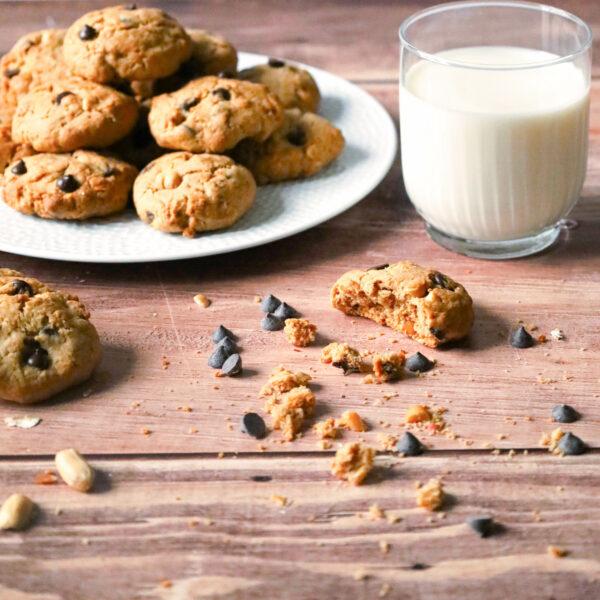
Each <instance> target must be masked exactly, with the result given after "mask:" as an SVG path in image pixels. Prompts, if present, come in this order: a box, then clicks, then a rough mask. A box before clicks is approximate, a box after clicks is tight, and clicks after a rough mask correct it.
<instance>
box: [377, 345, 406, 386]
mask: <svg viewBox="0 0 600 600" xmlns="http://www.w3.org/2000/svg"><path fill="white" fill-rule="evenodd" d="M405 362H406V353H405V352H404V351H402V350H400V351H399V352H387V353H384V354H374V355H373V376H374V378H375V381H376V382H377V383H383V382H386V381H395V380H397V379H401V378H402V375H403V374H404V363H405Z"/></svg>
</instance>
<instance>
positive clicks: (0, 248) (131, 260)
mask: <svg viewBox="0 0 600 600" xmlns="http://www.w3.org/2000/svg"><path fill="white" fill-rule="evenodd" d="M238 54H239V57H240V58H243V59H244V60H253V61H256V62H257V63H258V62H261V61H262V62H264V61H265V60H266V59H267V58H268V56H267V55H265V54H258V53H254V52H244V51H240V52H239V53H238ZM283 60H286V62H289V63H292V64H294V65H297V66H299V67H301V68H304V69H307V70H308V71H310V72H313V73H316V74H317V75H322V76H325V77H329V78H333V79H337V80H339V81H341V82H343V83H344V84H346V85H350V86H352V87H353V88H354V90H355V91H356V92H358V93H359V95H360V96H362V98H363V100H365V101H366V102H367V103H370V104H371V105H372V106H373V107H374V109H375V110H377V111H378V112H379V114H380V116H381V117H382V120H383V121H387V126H386V131H387V132H388V134H389V139H388V140H387V141H388V143H387V144H386V148H387V150H386V154H384V155H383V157H382V160H380V161H379V163H378V164H379V165H380V167H379V169H378V170H377V172H376V174H375V176H374V177H373V178H372V179H371V180H370V183H369V184H368V185H366V186H364V187H363V188H360V189H359V191H357V192H356V193H354V194H352V198H353V199H352V200H351V201H347V202H344V203H342V204H341V205H338V206H336V208H335V209H334V210H332V211H331V212H330V213H326V214H325V215H323V213H321V214H320V216H318V217H316V218H314V219H312V220H309V221H305V222H302V223H300V224H298V225H297V226H294V227H291V228H289V229H287V230H285V231H282V232H279V233H275V234H273V235H270V236H268V237H267V238H263V239H258V240H248V241H246V242H242V243H241V244H240V245H236V247H235V248H234V249H227V248H222V249H217V250H215V249H209V250H200V249H198V248H196V249H192V248H191V247H190V250H188V251H185V250H182V251H181V252H179V253H175V255H169V256H167V257H165V255H164V253H163V254H158V255H150V256H145V257H144V258H141V259H137V258H135V257H133V256H131V257H128V256H126V257H123V258H120V259H115V257H114V256H113V257H109V256H102V255H100V256H96V257H93V259H91V260H90V258H89V257H86V258H76V257H74V256H72V255H71V254H68V253H65V252H61V251H52V250H48V251H44V254H43V255H42V254H41V252H40V251H39V250H33V251H32V250H30V249H29V248H27V247H21V246H15V245H14V244H11V245H10V248H9V247H6V246H5V245H4V243H3V242H2V239H1V238H0V252H6V253H8V254H14V255H17V256H25V257H29V258H38V259H42V260H55V261H61V262H73V263H90V264H115V265H118V264H146V263H157V262H171V261H177V260H192V259H195V258H206V257H208V256H218V255H221V254H233V253H235V252H239V251H242V250H248V249H250V248H256V247H259V246H264V245H267V244H271V243H273V242H277V241H280V240H282V239H285V238H288V237H292V236H294V235H298V234H299V233H302V232H304V231H307V230H309V229H312V228H313V227H317V226H318V225H321V224H322V223H326V222H327V221H329V220H331V219H333V218H335V217H337V216H339V215H340V214H342V213H343V212H346V211H347V210H349V209H350V208H352V207H353V206H355V205H356V204H358V203H359V202H361V201H362V200H364V199H365V198H366V197H367V196H368V195H369V194H370V193H371V192H372V191H373V190H374V189H375V188H376V187H377V186H379V185H380V184H381V182H382V181H383V180H384V179H385V177H386V176H387V175H388V173H389V172H390V170H391V168H392V166H393V163H394V160H395V158H396V155H397V153H398V132H397V130H396V126H395V125H394V120H393V118H392V116H391V115H390V113H389V112H388V111H387V109H386V108H385V107H384V106H383V104H382V103H381V102H380V101H379V100H378V99H377V98H375V97H374V96H372V95H371V94H369V92H367V91H366V90H365V89H363V88H362V87H361V86H359V85H357V84H356V83H354V82H352V81H350V80H348V79H345V78H344V77H341V76H340V75H336V74H335V73H331V72H330V71H326V70H325V69H321V68H319V67H313V66H311V65H307V64H305V63H302V62H299V61H294V60H288V59H283ZM271 185H282V184H271ZM283 185H285V183H284V184H283ZM9 208H10V207H9ZM165 235H167V234H165Z"/></svg>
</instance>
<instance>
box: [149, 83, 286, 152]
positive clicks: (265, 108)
mask: <svg viewBox="0 0 600 600" xmlns="http://www.w3.org/2000/svg"><path fill="white" fill-rule="evenodd" d="M148 121H149V123H150V130H151V131H152V135H153V136H154V137H155V139H156V141H157V142H158V144H159V145H160V146H163V147H164V148H172V149H175V150H189V151H190V152H210V153H216V154H220V153H223V152H225V151H226V150H229V149H231V148H233V147H234V146H235V145H236V144H237V143H238V142H240V141H241V140H243V139H246V138H252V139H255V140H257V141H264V140H265V139H267V138H268V137H269V136H270V135H271V133H273V131H275V129H277V128H278V127H279V126H280V125H281V124H282V122H283V109H282V108H281V104H280V103H279V100H277V98H276V97H275V96H274V95H273V94H271V93H270V92H269V91H268V89H267V88H266V87H265V86H264V85H260V84H256V83H250V82H248V81H237V80H235V79H223V78H219V77H214V76H208V77H202V78H200V79H196V80H194V81H191V82H190V83H188V84H187V85H186V86H184V87H182V88H181V89H179V90H177V91H176V92H173V93H172V94H162V95H161V96H156V97H155V98H153V99H152V104H151V108H150V116H149V118H148Z"/></svg>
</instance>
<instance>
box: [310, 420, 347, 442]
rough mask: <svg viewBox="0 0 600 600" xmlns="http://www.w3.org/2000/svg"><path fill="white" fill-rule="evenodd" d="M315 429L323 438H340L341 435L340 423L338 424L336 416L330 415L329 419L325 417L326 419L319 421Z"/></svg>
mask: <svg viewBox="0 0 600 600" xmlns="http://www.w3.org/2000/svg"><path fill="white" fill-rule="evenodd" d="M313 429H314V430H315V433H316V434H317V435H318V436H319V437H320V438H321V439H322V440H324V439H327V438H330V439H335V438H338V437H339V436H340V429H339V427H338V425H337V424H336V421H335V419H334V418H332V417H329V418H328V419H325V420H324V421H319V422H318V423H317V424H316V425H315V426H314V427H313Z"/></svg>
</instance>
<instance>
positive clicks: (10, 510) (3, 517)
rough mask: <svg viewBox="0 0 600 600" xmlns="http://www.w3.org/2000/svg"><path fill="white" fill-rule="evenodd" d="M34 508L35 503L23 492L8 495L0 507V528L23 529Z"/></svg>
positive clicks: (29, 519)
mask: <svg viewBox="0 0 600 600" xmlns="http://www.w3.org/2000/svg"><path fill="white" fill-rule="evenodd" d="M34 510H35V504H34V503H33V501H32V500H30V499H29V498H28V497H27V496H23V494H13V495H12V496H9V497H8V498H7V499H6V500H5V501H4V504H3V505H2V508H0V529H25V528H26V527H27V526H28V525H29V523H31V518H32V517H33V512H34Z"/></svg>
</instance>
